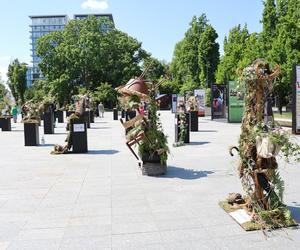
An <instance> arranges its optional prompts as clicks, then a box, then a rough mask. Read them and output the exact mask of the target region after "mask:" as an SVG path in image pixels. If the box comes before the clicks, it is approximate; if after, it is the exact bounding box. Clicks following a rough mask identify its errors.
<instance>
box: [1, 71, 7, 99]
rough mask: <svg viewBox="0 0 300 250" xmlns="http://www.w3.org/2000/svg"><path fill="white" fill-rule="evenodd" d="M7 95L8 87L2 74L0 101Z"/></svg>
mask: <svg viewBox="0 0 300 250" xmlns="http://www.w3.org/2000/svg"><path fill="white" fill-rule="evenodd" d="M6 95H7V89H6V88H5V86H4V82H3V80H2V78H1V74H0V102H1V101H2V100H3V99H4V97H5V96H6Z"/></svg>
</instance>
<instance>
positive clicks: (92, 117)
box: [90, 110, 95, 123]
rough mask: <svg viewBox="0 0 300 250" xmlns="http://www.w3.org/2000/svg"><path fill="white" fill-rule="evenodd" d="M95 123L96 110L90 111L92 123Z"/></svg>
mask: <svg viewBox="0 0 300 250" xmlns="http://www.w3.org/2000/svg"><path fill="white" fill-rule="evenodd" d="M94 122H95V115H94V110H90V123H94Z"/></svg>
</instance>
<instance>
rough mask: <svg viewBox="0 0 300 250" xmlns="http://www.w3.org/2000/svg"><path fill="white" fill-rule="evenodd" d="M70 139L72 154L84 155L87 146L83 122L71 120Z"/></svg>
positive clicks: (84, 123)
mask: <svg viewBox="0 0 300 250" xmlns="http://www.w3.org/2000/svg"><path fill="white" fill-rule="evenodd" d="M71 137H72V145H73V146H72V150H73V153H86V152H87V151H88V145H87V126H86V122H85V121H81V120H75V121H74V120H73V121H72V123H71Z"/></svg>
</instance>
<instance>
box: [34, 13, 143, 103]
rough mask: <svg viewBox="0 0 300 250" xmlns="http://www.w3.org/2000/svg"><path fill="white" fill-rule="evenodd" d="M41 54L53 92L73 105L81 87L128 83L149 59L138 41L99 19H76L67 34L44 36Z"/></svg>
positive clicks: (90, 89)
mask: <svg viewBox="0 0 300 250" xmlns="http://www.w3.org/2000/svg"><path fill="white" fill-rule="evenodd" d="M104 26H105V27H108V29H103V27H104ZM37 53H38V55H39V56H40V57H41V59H42V61H41V63H40V68H41V70H42V72H43V74H44V75H45V77H46V78H47V79H48V81H49V84H50V86H51V90H50V92H51V93H53V95H54V94H55V95H56V96H57V98H58V99H59V101H60V102H69V100H70V99H69V97H70V95H71V94H74V93H75V92H76V91H77V89H78V88H81V87H84V88H86V89H87V91H93V90H95V89H96V88H97V87H98V86H99V83H100V82H107V83H109V84H110V85H112V86H113V87H117V86H119V85H121V84H124V83H125V82H127V81H128V79H130V78H132V77H134V76H138V75H140V74H141V67H140V65H141V63H142V62H143V60H144V59H145V58H147V57H148V56H149V55H148V54H147V53H146V52H145V51H144V50H143V49H142V48H141V43H140V42H138V41H137V40H136V39H134V38H132V37H130V36H128V35H127V34H126V33H123V32H121V31H119V30H117V29H115V28H114V27H113V24H112V23H111V22H110V21H107V20H106V19H101V18H100V19H97V18H95V17H90V18H88V19H86V20H72V21H70V22H69V23H68V24H67V25H66V26H65V28H64V30H63V31H59V32H52V33H50V34H48V35H45V36H43V37H41V38H40V39H39V41H38V48H37Z"/></svg>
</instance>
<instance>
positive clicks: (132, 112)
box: [126, 111, 136, 121]
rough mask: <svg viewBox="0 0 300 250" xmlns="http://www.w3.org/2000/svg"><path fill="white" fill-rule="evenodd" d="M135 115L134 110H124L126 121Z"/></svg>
mask: <svg viewBox="0 0 300 250" xmlns="http://www.w3.org/2000/svg"><path fill="white" fill-rule="evenodd" d="M134 117H136V111H126V121H129V120H131V119H133V118H134Z"/></svg>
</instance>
